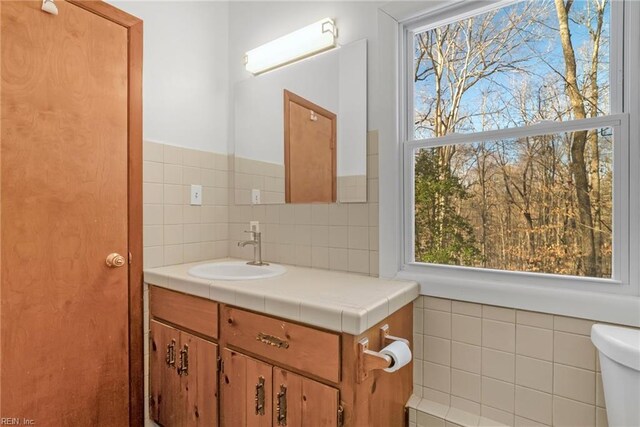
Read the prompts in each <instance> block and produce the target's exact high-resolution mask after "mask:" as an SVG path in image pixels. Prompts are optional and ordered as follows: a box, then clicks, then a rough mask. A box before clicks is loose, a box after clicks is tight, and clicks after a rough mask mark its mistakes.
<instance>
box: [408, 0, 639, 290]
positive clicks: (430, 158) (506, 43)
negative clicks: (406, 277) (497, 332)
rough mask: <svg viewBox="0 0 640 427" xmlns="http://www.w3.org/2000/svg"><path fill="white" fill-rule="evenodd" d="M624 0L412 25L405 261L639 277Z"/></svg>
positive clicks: (532, 5) (556, 4) (529, 5)
mask: <svg viewBox="0 0 640 427" xmlns="http://www.w3.org/2000/svg"><path fill="white" fill-rule="evenodd" d="M465 7H466V9H468V6H465ZM623 7H624V4H623V2H622V1H613V2H611V1H610V0H583V1H577V0H576V1H566V0H565V1H562V0H557V1H552V0H546V1H540V0H525V1H517V2H514V1H507V2H500V3H498V4H497V5H493V6H491V7H490V8H486V7H485V8H483V9H480V10H478V9H476V10H465V11H464V12H461V13H459V14H457V16H455V17H453V18H451V17H450V16H448V17H446V18H445V19H440V18H441V17H433V16H430V17H426V18H422V19H420V20H418V21H416V22H413V23H411V24H408V25H407V26H405V39H404V43H405V47H406V50H405V53H406V61H405V63H406V73H405V75H406V81H405V84H404V87H405V88H406V91H405V93H406V96H405V100H406V102H405V104H406V106H407V107H406V113H405V114H404V117H405V125H404V128H403V137H402V139H403V140H404V144H403V145H404V170H405V175H404V187H405V192H404V198H405V201H406V202H408V203H405V215H404V228H405V245H404V252H405V263H406V264H410V265H414V266H425V267H427V266H428V267H429V268H440V269H442V268H449V269H451V268H453V269H454V270H456V271H461V272H462V271H467V272H469V271H472V272H473V273H474V274H483V272H488V273H490V274H495V273H498V272H503V273H502V274H507V273H506V272H509V274H514V273H517V274H525V275H527V276H530V277H533V278H534V280H537V279H536V278H539V279H548V278H549V277H550V276H549V275H553V277H554V278H555V279H556V280H557V281H559V282H561V281H562V280H564V279H569V280H575V279H576V278H580V279H581V280H582V281H583V282H584V281H585V280H586V281H596V282H598V283H600V282H603V283H625V282H628V271H629V265H628V262H629V242H628V230H629V227H628V225H629V204H628V199H629V194H628V192H629V144H630V142H629V140H630V138H629V135H628V133H629V132H628V126H629V124H628V119H627V114H625V113H626V112H625V111H623V93H624V91H623V89H624V87H623V78H622V69H623V63H624V62H623V54H622V52H623V48H622V46H623V27H624V26H623V24H622V18H623ZM449 15H451V14H450V13H449ZM449 271H451V270H449Z"/></svg>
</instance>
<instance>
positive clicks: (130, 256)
mask: <svg viewBox="0 0 640 427" xmlns="http://www.w3.org/2000/svg"><path fill="white" fill-rule="evenodd" d="M132 259H133V256H132V255H131V252H129V264H131V260H132Z"/></svg>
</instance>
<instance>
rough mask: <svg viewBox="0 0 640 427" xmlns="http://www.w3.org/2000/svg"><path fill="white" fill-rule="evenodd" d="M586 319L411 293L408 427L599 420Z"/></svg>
mask: <svg viewBox="0 0 640 427" xmlns="http://www.w3.org/2000/svg"><path fill="white" fill-rule="evenodd" d="M593 323H594V322H591V321H588V320H582V319H576V318H571V317H563V316H554V315H551V314H543V313H535V312H529V311H521V310H515V309H511V308H502V307H494V306H489V305H481V304H473V303H468V302H462V301H452V300H447V299H440V298H433V297H426V296H422V297H420V298H418V299H417V300H416V302H415V303H414V326H413V327H414V356H415V359H414V360H415V364H414V370H413V372H414V380H413V381H414V391H413V393H414V396H417V398H415V397H414V398H413V400H414V402H413V405H412V406H415V407H417V408H418V411H417V412H416V411H412V412H411V416H412V422H413V423H416V424H412V426H422V427H424V426H429V427H430V426H443V427H444V426H445V421H444V419H446V420H447V422H448V424H449V425H450V424H451V423H453V424H457V425H462V426H467V425H473V426H477V425H482V426H484V425H506V426H541V425H544V426H558V427H559V426H580V427H588V426H598V427H600V426H602V427H604V426H606V425H607V421H606V409H605V404H604V397H603V391H602V377H601V374H600V367H599V364H598V358H597V351H596V348H595V347H594V346H593V344H592V343H591V339H590V331H591V325H593ZM418 398H422V400H419V399H418Z"/></svg>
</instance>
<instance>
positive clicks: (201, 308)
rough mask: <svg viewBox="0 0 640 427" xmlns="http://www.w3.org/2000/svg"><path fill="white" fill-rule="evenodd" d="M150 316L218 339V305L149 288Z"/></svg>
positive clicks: (154, 287) (189, 296) (206, 300)
mask: <svg viewBox="0 0 640 427" xmlns="http://www.w3.org/2000/svg"><path fill="white" fill-rule="evenodd" d="M149 306H150V308H149V310H150V312H151V316H152V317H154V318H156V319H162V320H165V321H167V322H169V323H172V324H174V325H178V326H182V327H184V328H186V329H189V330H191V331H194V332H198V333H200V334H203V335H206V336H208V337H211V338H218V303H217V302H214V301H210V300H208V299H204V298H198V297H194V296H191V295H185V294H181V293H179V292H174V291H169V290H167V289H163V288H158V287H156V286H151V288H150V289H149Z"/></svg>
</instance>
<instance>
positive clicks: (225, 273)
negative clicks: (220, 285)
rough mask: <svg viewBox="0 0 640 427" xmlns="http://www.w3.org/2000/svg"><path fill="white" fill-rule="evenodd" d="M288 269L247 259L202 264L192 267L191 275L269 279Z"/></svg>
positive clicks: (210, 277)
mask: <svg viewBox="0 0 640 427" xmlns="http://www.w3.org/2000/svg"><path fill="white" fill-rule="evenodd" d="M286 271H287V269H286V268H284V267H283V266H281V265H277V264H269V265H260V266H258V265H249V264H247V262H246V261H225V262H212V263H208V264H200V265H196V266H195V267H191V268H190V269H189V271H188V273H189V275H190V276H193V277H197V278H200V279H210V280H256V279H268V278H270V277H276V276H280V275H282V274H284V273H285V272H286Z"/></svg>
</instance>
